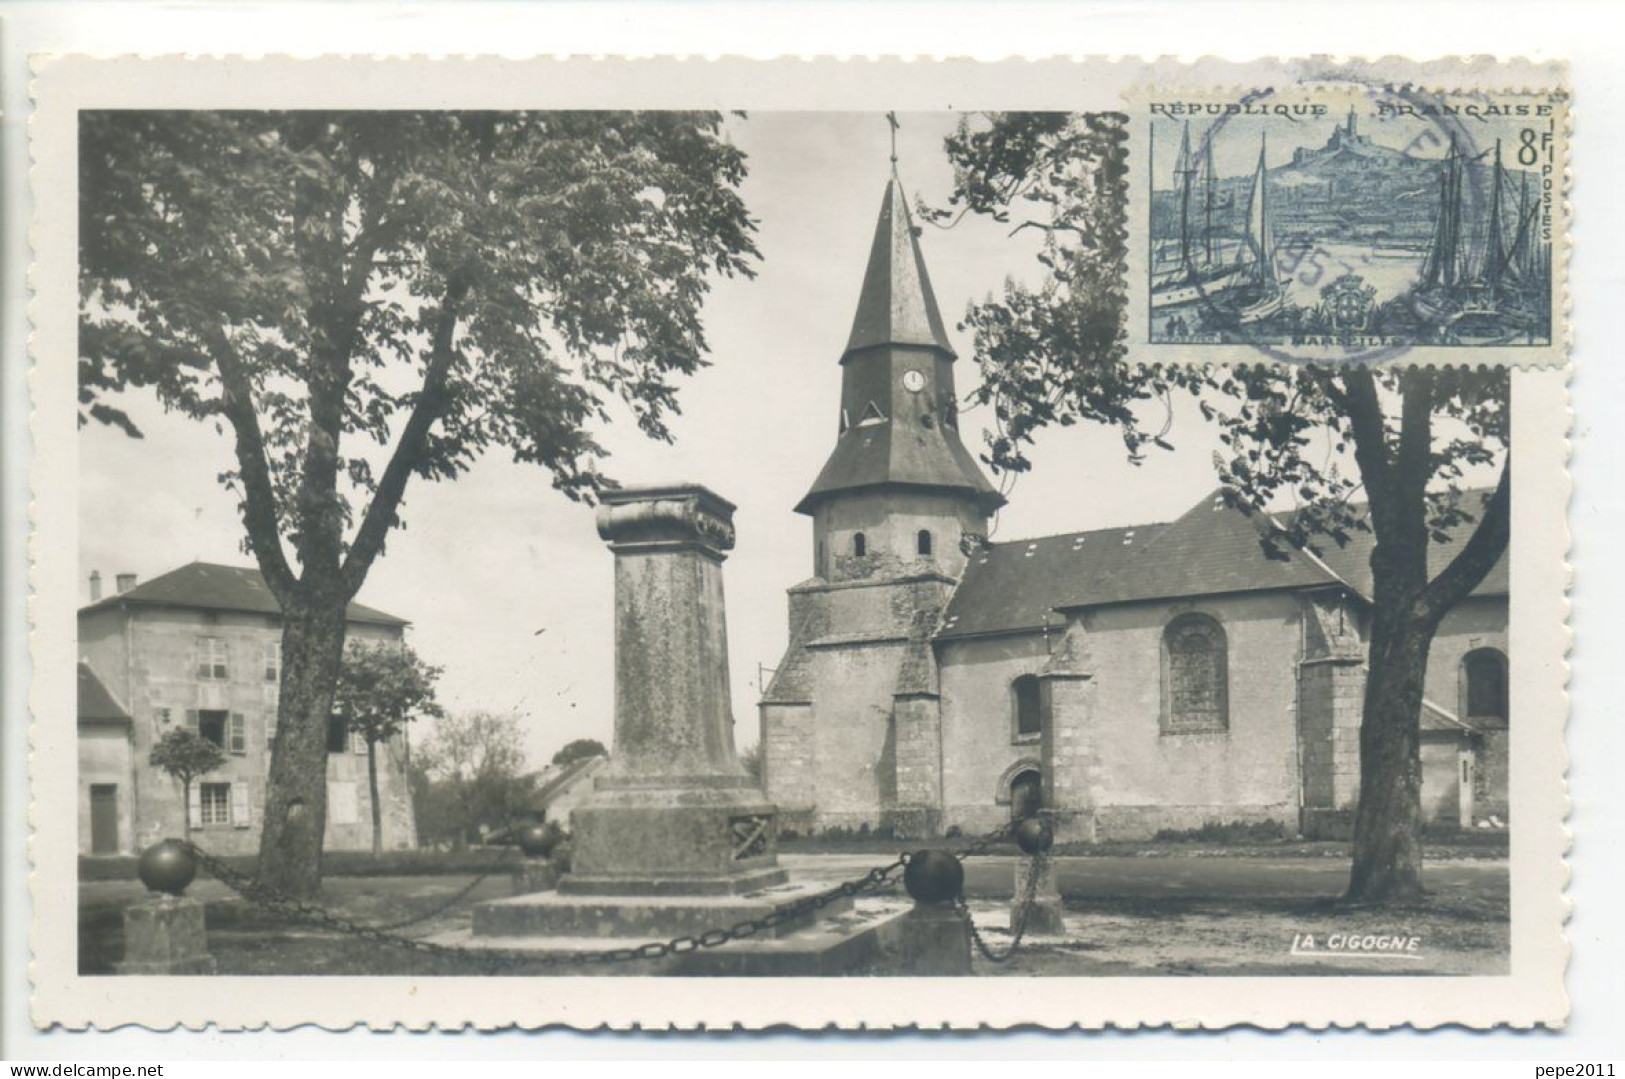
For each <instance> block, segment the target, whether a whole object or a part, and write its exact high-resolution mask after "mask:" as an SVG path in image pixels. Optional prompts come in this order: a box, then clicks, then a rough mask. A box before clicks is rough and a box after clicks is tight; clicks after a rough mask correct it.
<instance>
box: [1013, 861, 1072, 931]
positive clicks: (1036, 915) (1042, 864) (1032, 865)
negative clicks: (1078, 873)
mask: <svg viewBox="0 0 1625 1079" xmlns="http://www.w3.org/2000/svg"><path fill="white" fill-rule="evenodd" d="M1034 874H1037V875H1038V880H1037V882H1036V884H1034V883H1032V876H1033V875H1034ZM1029 887H1031V888H1032V889H1033V893H1032V894H1033V901H1032V906H1031V909H1029V910H1028V911H1027V922H1026V926H1027V928H1026V932H1027V935H1029V936H1036V937H1055V936H1060V935H1061V934H1063V933H1065V932H1066V922H1065V921H1064V920H1063V919H1062V917H1061V890H1060V888H1059V887H1057V885H1056V882H1055V859H1054V858H1052V857H1050V856H1049V855H1048V854H1040V855H1037V856H1035V857H1032V858H1023V859H1020V860H1018V861H1017V862H1016V891H1015V898H1013V899H1012V900H1011V901H1010V930H1011V931H1012V932H1014V931H1015V930H1016V928H1017V927H1018V926H1020V925H1021V924H1022V923H1021V912H1022V901H1023V900H1025V899H1026V898H1027V889H1028V888H1029Z"/></svg>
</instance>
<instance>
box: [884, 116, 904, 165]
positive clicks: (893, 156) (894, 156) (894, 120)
mask: <svg viewBox="0 0 1625 1079" xmlns="http://www.w3.org/2000/svg"><path fill="white" fill-rule="evenodd" d="M886 123H888V124H890V125H891V164H892V170H893V171H896V169H897V130H898V128H900V127H902V126H903V125H901V124H899V123H898V122H897V114H896V113H895V112H888V113H887V114H886Z"/></svg>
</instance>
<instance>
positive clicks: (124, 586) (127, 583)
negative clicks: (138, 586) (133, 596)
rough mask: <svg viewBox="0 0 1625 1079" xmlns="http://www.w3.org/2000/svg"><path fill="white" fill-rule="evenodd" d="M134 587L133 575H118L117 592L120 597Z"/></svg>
mask: <svg viewBox="0 0 1625 1079" xmlns="http://www.w3.org/2000/svg"><path fill="white" fill-rule="evenodd" d="M134 587H135V574H133V573H121V574H119V575H118V590H119V594H120V595H123V594H124V593H125V592H128V591H129V590H130V589H132V588H134Z"/></svg>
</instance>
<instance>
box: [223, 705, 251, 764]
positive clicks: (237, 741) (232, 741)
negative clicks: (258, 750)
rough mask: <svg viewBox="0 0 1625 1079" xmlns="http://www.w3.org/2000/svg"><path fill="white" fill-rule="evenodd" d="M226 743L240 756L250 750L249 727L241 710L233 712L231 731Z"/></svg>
mask: <svg viewBox="0 0 1625 1079" xmlns="http://www.w3.org/2000/svg"><path fill="white" fill-rule="evenodd" d="M226 744H227V745H229V746H230V747H231V752H233V753H235V754H237V755H239V756H241V755H242V754H244V753H247V752H248V728H247V725H246V724H245V723H244V721H243V714H242V713H241V712H233V713H232V714H231V731H230V732H229V733H228V735H227V736H226Z"/></svg>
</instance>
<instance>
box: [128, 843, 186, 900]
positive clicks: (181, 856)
mask: <svg viewBox="0 0 1625 1079" xmlns="http://www.w3.org/2000/svg"><path fill="white" fill-rule="evenodd" d="M135 871H136V875H137V876H139V877H140V878H141V883H142V884H145V885H146V886H147V890H148V891H150V892H158V893H160V894H162V895H173V896H180V895H184V894H185V892H186V888H187V886H188V885H190V884H191V883H192V881H193V880H195V879H197V859H196V858H194V857H192V852H191V851H189V850H187V849H186V846H185V845H184V844H183V843H181V842H180V840H178V839H166V840H164V841H163V842H161V843H154V844H153V845H152V846H150V847H148V848H147V849H146V850H144V851H142V852H141V860H140V861H139V862H137V863H136V869H135Z"/></svg>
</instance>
